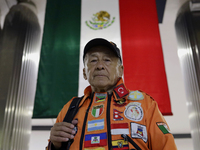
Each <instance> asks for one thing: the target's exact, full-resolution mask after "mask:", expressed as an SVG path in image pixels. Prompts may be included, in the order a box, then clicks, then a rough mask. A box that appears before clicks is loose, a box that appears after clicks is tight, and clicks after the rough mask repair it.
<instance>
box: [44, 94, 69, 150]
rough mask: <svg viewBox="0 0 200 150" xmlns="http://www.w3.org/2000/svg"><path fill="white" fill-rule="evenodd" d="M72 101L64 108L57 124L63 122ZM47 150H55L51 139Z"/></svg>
mask: <svg viewBox="0 0 200 150" xmlns="http://www.w3.org/2000/svg"><path fill="white" fill-rule="evenodd" d="M72 99H73V98H72ZM72 99H71V100H70V101H69V102H68V103H67V104H65V105H64V107H63V108H62V110H61V111H60V112H59V114H58V116H57V119H56V123H58V122H62V121H63V119H64V117H65V115H66V113H67V111H68V108H69V105H70V103H71V101H72ZM46 150H55V148H54V146H53V143H52V142H51V141H50V139H49V140H48V146H47V147H46Z"/></svg>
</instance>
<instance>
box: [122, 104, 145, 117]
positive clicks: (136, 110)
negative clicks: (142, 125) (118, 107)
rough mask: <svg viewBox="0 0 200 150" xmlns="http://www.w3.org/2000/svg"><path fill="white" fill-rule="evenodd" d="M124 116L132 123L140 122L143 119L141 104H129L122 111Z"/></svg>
mask: <svg viewBox="0 0 200 150" xmlns="http://www.w3.org/2000/svg"><path fill="white" fill-rule="evenodd" d="M124 116H125V117H126V118H128V119H130V120H133V121H141V120H142V118H143V109H142V107H141V103H138V102H132V103H129V104H128V105H127V106H126V109H125V111H124Z"/></svg>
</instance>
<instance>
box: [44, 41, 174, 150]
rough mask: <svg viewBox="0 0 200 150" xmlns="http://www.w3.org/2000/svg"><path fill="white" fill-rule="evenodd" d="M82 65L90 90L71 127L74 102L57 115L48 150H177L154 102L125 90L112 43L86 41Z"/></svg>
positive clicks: (144, 96)
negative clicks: (63, 147) (69, 116)
mask: <svg viewBox="0 0 200 150" xmlns="http://www.w3.org/2000/svg"><path fill="white" fill-rule="evenodd" d="M83 61H84V69H83V76H84V79H85V80H88V82H89V83H90V86H88V87H87V88H86V89H85V91H84V97H83V98H82V100H81V102H80V104H79V111H78V113H77V114H76V115H75V117H74V118H75V119H74V120H73V121H72V122H71V123H66V122H63V119H64V117H65V115H66V113H67V110H68V108H69V106H70V103H71V102H72V100H73V99H72V100H71V101H69V102H68V103H67V104H66V105H65V106H64V107H63V109H62V110H61V112H60V113H59V115H58V117H57V121H56V123H55V125H54V126H53V127H52V129H51V135H50V142H49V145H48V147H47V149H48V150H53V149H60V148H61V145H62V142H67V141H69V140H70V139H73V140H74V141H73V142H72V144H71V146H70V149H72V150H75V149H77V150H78V149H80V150H83V149H84V150H110V149H113V150H114V149H117V150H118V149H132V150H136V149H137V150H138V149H142V150H176V149H177V148H176V145H175V143H174V139H173V136H172V134H171V133H170V131H169V128H168V125H167V123H166V121H165V119H164V118H163V116H162V115H161V113H160V111H159V109H158V106H157V103H156V102H155V101H154V100H153V99H152V98H151V97H150V96H149V95H147V94H146V93H144V92H142V91H130V90H128V89H127V88H126V86H125V85H124V83H123V80H122V75H123V69H124V68H123V65H122V59H121V55H120V51H119V49H118V48H117V46H116V45H115V44H114V43H112V42H109V41H107V40H105V39H101V38H97V39H93V40H91V41H89V42H88V43H87V44H86V46H85V48H84V55H83ZM66 117H67V116H66ZM75 126H76V127H77V133H76V132H75V130H74V127H75Z"/></svg>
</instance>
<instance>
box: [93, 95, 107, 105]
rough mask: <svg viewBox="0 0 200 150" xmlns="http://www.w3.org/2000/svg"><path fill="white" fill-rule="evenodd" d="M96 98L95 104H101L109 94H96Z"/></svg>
mask: <svg viewBox="0 0 200 150" xmlns="http://www.w3.org/2000/svg"><path fill="white" fill-rule="evenodd" d="M95 96H96V98H95V102H96V103H99V102H103V101H105V99H106V96H107V94H105V93H96V94H95Z"/></svg>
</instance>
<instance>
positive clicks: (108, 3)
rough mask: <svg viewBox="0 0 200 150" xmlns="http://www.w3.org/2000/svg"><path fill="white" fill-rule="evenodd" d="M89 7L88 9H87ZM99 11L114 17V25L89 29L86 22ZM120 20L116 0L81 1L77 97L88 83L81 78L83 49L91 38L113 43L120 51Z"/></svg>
mask: <svg viewBox="0 0 200 150" xmlns="http://www.w3.org/2000/svg"><path fill="white" fill-rule="evenodd" d="M88 6H89V8H88ZM100 11H107V12H108V13H109V14H110V19H112V18H113V17H115V21H114V23H113V24H112V25H111V26H109V27H108V28H105V29H101V30H93V29H90V28H89V27H88V26H87V25H86V23H85V22H86V21H90V20H92V17H93V14H96V13H98V12H100ZM120 35H121V34H120V18H119V2H118V0H95V1H94V0H82V4H81V40H80V59H79V60H80V62H79V90H78V95H79V96H82V95H83V91H84V89H85V87H87V86H88V85H89V84H88V81H86V80H85V79H84V78H83V68H84V65H83V49H84V46H85V44H86V43H87V42H88V41H90V40H91V39H93V38H105V39H107V40H108V41H113V42H114V43H116V44H117V46H118V48H119V49H121V36H120Z"/></svg>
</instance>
